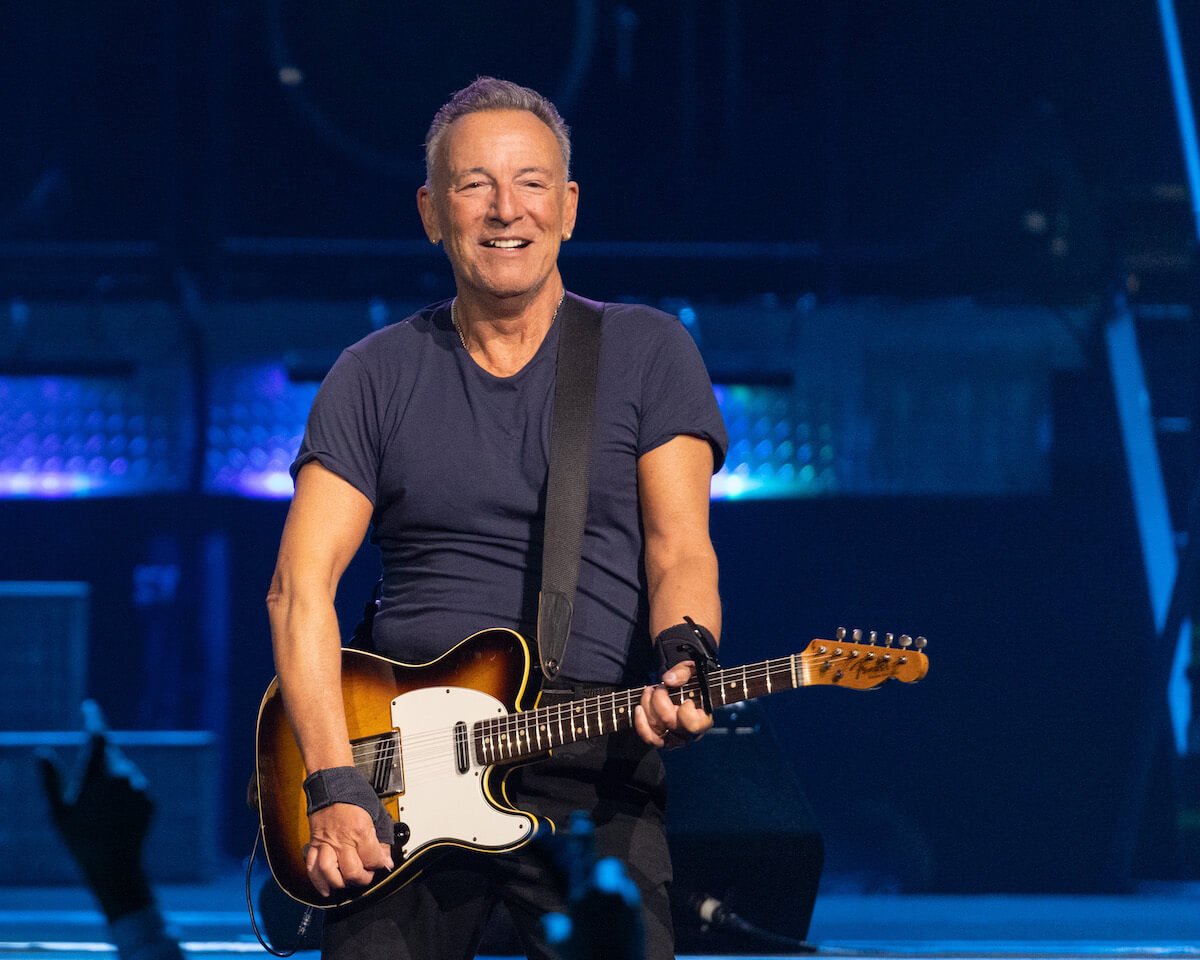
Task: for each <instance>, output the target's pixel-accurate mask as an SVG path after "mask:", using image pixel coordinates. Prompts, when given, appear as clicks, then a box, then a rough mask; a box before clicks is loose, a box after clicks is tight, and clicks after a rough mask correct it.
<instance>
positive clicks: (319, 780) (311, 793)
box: [304, 767, 396, 846]
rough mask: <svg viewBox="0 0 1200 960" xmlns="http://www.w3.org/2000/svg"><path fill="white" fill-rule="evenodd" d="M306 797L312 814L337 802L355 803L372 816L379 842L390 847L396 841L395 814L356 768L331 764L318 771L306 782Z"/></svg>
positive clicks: (309, 811)
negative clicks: (384, 804) (393, 817)
mask: <svg viewBox="0 0 1200 960" xmlns="http://www.w3.org/2000/svg"><path fill="white" fill-rule="evenodd" d="M304 796H305V797H306V798H307V799H308V813H309V815H310V816H311V815H312V814H314V813H316V812H317V811H318V810H324V809H325V808H326V807H330V806H333V804H335V803H352V804H354V806H356V807H362V808H363V809H364V810H366V811H367V813H369V814H370V815H371V820H372V822H374V824H375V836H376V837H377V838H378V839H379V842H380V843H386V844H387V845H388V846H391V845H392V844H393V843H395V842H396V827H395V821H394V820H392V815H391V814H390V813H388V812H387V811H386V810H385V809H384V808H383V804H382V803H380V802H379V797H378V796H377V795H376V793H375V791H374V789H372V787H371V785H370V784H369V783H367V781H366V780H364V779H363V776H362V774H361V773H359V772H358V770H357V768H355V767H328V768H327V769H325V770H318V771H317V772H316V773H314V774H311V775H310V776H309V778H308V779H307V780H305V781H304Z"/></svg>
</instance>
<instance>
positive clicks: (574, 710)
mask: <svg viewBox="0 0 1200 960" xmlns="http://www.w3.org/2000/svg"><path fill="white" fill-rule="evenodd" d="M797 656H800V655H799V654H797ZM790 659H791V658H790V657H787V656H785V657H780V658H777V659H775V660H769V661H762V662H760V663H757V664H752V665H747V667H746V670H745V678H746V681H747V683H749V682H751V681H756V680H758V679H761V678H764V677H765V676H767V674H768V673H778V672H779V670H778V669H777V668H778V667H780V666H781V665H782V670H783V672H784V674H785V676H787V677H788V679H789V681H790V669H791V668H790V664H789V662H788V661H789V660H790ZM735 674H736V675H737V677H739V678H740V677H741V676H742V675H743V671H742V668H741V667H729V668H726V669H724V670H720V671H716V672H715V673H714V674H713V675H712V677H711V680H712V685H713V686H717V685H718V681H722V680H723V679H724V678H725V676H727V675H728V676H733V675H735ZM734 685H735V686H736V685H741V684H740V681H739V682H737V683H735V684H734ZM699 689H700V684H699V682H698V681H696V680H691V681H689V682H688V683H686V684H685V685H684V686H683V687H681V688H678V689H676V690H673V691H672V692H671V696H672V698H673V699H676V700H678V701H679V702H680V704H682V702H683V697H684V694H689V693H691V694H695V693H698V691H699ZM641 696H642V688H637V687H633V688H630V689H629V690H618V691H610V692H607V693H603V694H599V695H597V696H594V697H586V698H583V699H580V700H569V701H565V702H564V703H561V704H550V705H547V706H544V707H538V708H536V709H534V710H526V711H522V712H520V713H505V714H499V715H497V716H495V717H488V718H486V719H483V720H480V721H476V723H474V724H472V725H471V728H469V729H472V730H473V729H474V728H475V727H476V726H477V725H478V726H480V727H483V728H486V729H488V730H499V728H503V727H516V726H518V725H522V726H523V725H532V723H533V720H532V719H531V718H532V717H533V716H534V715H535V714H536V715H538V716H542V717H545V718H546V719H548V720H550V722H553V723H555V724H557V723H558V721H559V720H563V721H565V720H566V719H567V718H568V716H578V717H580V718H583V717H586V718H587V719H588V721H589V726H590V721H591V720H592V719H593V718H598V719H601V720H604V719H605V718H607V717H610V715H611V712H612V708H613V707H614V706H619V701H620V699H623V698H624V699H627V700H633V699H636V700H639V701H640V699H641ZM388 736H389V735H388V734H381V735H380V738H379V739H378V740H373V741H372V742H371V743H364V744H359V745H356V746H354V748H353V750H354V752H355V756H356V757H360V758H362V759H369V758H371V757H373V756H379V755H382V754H384V753H387V752H389V750H390V749H391V743H392V741H390V740H389V739H388ZM447 736H450V737H451V738H453V737H454V729H453V728H452V727H450V728H443V729H441V730H435V731H421V732H419V733H414V734H409V735H407V736H405V737H403V738H402V741H401V743H402V746H404V747H409V746H419V745H420V743H421V741H422V740H423V739H425V738H432V739H436V740H437V741H438V742H439V744H441V743H444V741H445V738H446V737H447Z"/></svg>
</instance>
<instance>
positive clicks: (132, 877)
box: [85, 865, 154, 923]
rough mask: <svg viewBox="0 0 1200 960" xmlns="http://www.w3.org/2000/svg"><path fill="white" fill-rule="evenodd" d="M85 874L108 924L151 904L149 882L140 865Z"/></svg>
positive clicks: (152, 902) (152, 899) (151, 896)
mask: <svg viewBox="0 0 1200 960" xmlns="http://www.w3.org/2000/svg"><path fill="white" fill-rule="evenodd" d="M85 874H86V877H87V882H88V886H89V887H90V888H91V890H92V892H93V893H94V894H95V896H96V900H97V902H98V903H99V904H100V910H101V912H103V914H104V917H105V919H106V920H108V922H109V923H114V922H116V921H117V920H119V919H121V918H122V917H124V916H128V915H129V914H131V913H137V912H138V911H139V910H144V909H146V907H149V906H152V905H153V904H154V892H153V890H151V888H150V880H149V878H148V877H147V876H146V872H145V870H143V869H142V868H141V866H140V865H138V866H136V867H134V868H129V867H126V866H124V865H122V866H119V867H114V868H113V869H110V870H105V871H103V872H99V871H85Z"/></svg>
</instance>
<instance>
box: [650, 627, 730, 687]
mask: <svg viewBox="0 0 1200 960" xmlns="http://www.w3.org/2000/svg"><path fill="white" fill-rule="evenodd" d="M684 619H685V621H686V622H684V623H677V624H675V626H673V627H667V629H666V630H664V631H663V632H662V633H660V634H659V635H658V636H657V637H655V638H654V649H655V651H656V652H657V653H658V671H659V675H660V676H661V675H662V674H664V673H666V672H667V671H668V670H670V669H671V668H672V667H673V666H675V665H676V664H678V663H683V661H684V660H694V661H695V662H696V665H697V667H701V666H702V667H704V668H705V669H707V668H709V667H719V666H720V664H719V663H718V662H717V641H716V638H715V637H714V636H713V635H712V633H711V631H709V629H708V628H707V627H702V626H701V625H700V624H698V623H694V622H693V621H692V620H691V618H688V617H685V618H684Z"/></svg>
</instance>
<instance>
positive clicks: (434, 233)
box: [417, 184, 442, 243]
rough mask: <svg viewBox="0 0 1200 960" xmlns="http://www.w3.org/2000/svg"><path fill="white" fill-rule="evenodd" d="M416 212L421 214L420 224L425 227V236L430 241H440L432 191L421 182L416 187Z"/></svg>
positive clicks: (440, 236)
mask: <svg viewBox="0 0 1200 960" xmlns="http://www.w3.org/2000/svg"><path fill="white" fill-rule="evenodd" d="M417 212H418V213H420V215H421V225H422V226H423V227H424V228H425V236H427V237H428V238H429V242H430V243H441V242H442V231H441V229H440V228H439V227H438V218H437V211H436V210H435V209H434V203H433V193H432V192H431V191H430V189H429V187H428V185H426V184H421V186H419V187H418V188H417Z"/></svg>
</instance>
